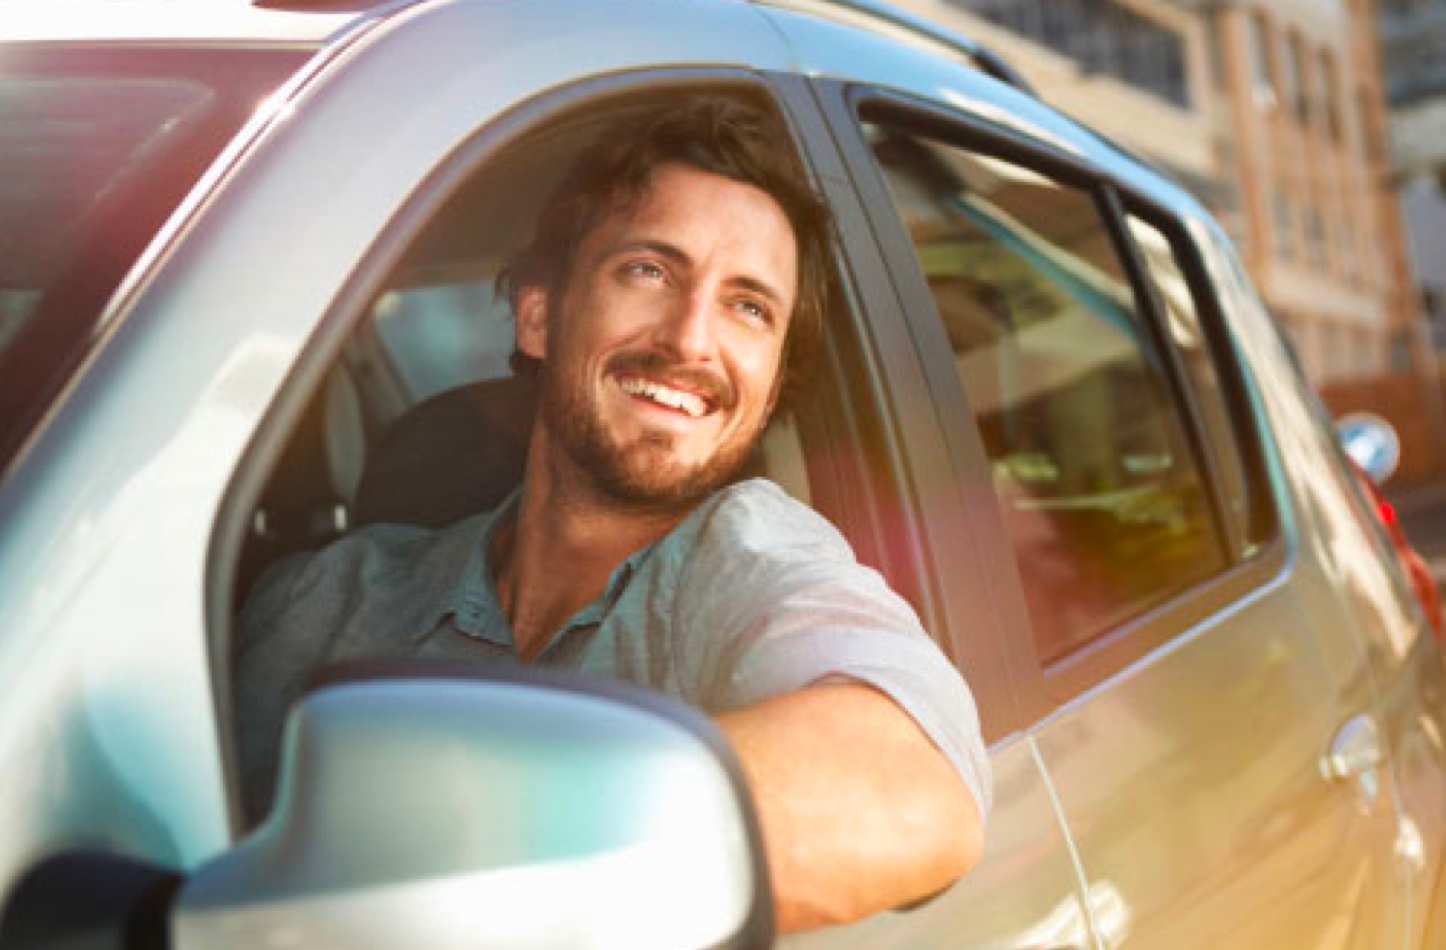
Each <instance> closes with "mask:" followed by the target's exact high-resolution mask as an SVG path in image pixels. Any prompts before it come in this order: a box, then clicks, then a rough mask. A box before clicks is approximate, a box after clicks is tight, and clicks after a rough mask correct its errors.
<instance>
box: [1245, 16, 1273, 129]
mask: <svg viewBox="0 0 1446 950" xmlns="http://www.w3.org/2000/svg"><path fill="white" fill-rule="evenodd" d="M1245 32H1246V42H1245V45H1246V52H1247V55H1248V57H1249V59H1250V96H1251V99H1252V100H1253V101H1254V102H1255V107H1256V108H1257V109H1259V110H1260V111H1261V112H1270V111H1271V110H1273V109H1274V108H1275V53H1274V49H1273V47H1272V44H1271V30H1270V24H1269V23H1268V22H1267V21H1266V19H1265V15H1264V14H1262V13H1252V14H1251V15H1250V16H1249V17H1247V18H1246V20H1245Z"/></svg>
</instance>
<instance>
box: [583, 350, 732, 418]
mask: <svg viewBox="0 0 1446 950" xmlns="http://www.w3.org/2000/svg"><path fill="white" fill-rule="evenodd" d="M604 370H605V371H606V372H607V373H609V374H611V375H633V376H652V377H655V378H658V379H660V380H663V381H666V382H669V383H676V384H677V385H679V386H682V387H684V388H686V389H689V390H691V391H693V392H695V393H697V394H698V395H700V396H702V397H703V398H704V399H706V400H708V402H709V403H711V404H712V405H714V406H716V407H718V408H720V409H732V408H733V407H734V406H735V405H737V403H738V391H737V390H736V389H735V388H734V387H733V385H732V384H731V383H730V382H729V381H728V380H727V379H726V378H725V377H723V376H720V375H718V374H717V373H712V372H709V371H708V370H705V369H699V368H697V367H696V366H685V365H684V364H682V363H680V362H678V361H677V360H673V359H669V358H668V357H666V356H664V355H663V354H662V353H658V352H655V351H650V350H641V351H640V350H628V351H623V352H621V353H615V354H614V355H613V356H612V357H611V358H610V359H609V360H608V361H607V363H606V365H605V366H604Z"/></svg>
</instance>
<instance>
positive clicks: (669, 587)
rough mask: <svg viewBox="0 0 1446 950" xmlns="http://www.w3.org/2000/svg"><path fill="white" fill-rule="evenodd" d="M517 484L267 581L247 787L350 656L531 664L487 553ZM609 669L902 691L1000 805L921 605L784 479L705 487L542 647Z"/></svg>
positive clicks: (381, 531) (639, 679)
mask: <svg viewBox="0 0 1446 950" xmlns="http://www.w3.org/2000/svg"><path fill="white" fill-rule="evenodd" d="M515 504H516V498H515V496H514V498H513V499H512V500H510V501H508V502H506V503H504V504H503V505H502V506H501V507H499V508H498V509H497V510H495V511H493V512H491V513H489V514H486V515H479V516H476V517H473V518H469V519H467V520H465V521H461V522H458V523H457V524H455V525H452V526H451V527H448V528H445V529H443V530H440V531H434V530H429V529H425V528H415V527H405V526H400V525H378V526H374V527H370V528H366V529H364V530H362V531H358V532H356V533H355V534H353V535H350V536H348V537H346V538H343V539H341V540H340V541H338V542H336V543H335V544H333V545H331V546H330V547H328V548H326V549H325V550H323V551H321V552H318V553H316V554H312V555H302V556H299V557H296V558H292V559H288V560H287V561H284V562H282V563H281V564H280V565H278V566H277V567H275V568H273V569H272V570H270V571H269V572H268V573H267V574H266V575H264V576H263V577H262V579H261V582H260V583H259V584H258V586H257V589H256V591H255V592H254V593H253V594H252V596H251V597H250V599H249V600H248V602H247V605H246V609H245V610H244V611H243V613H242V616H241V635H240V639H239V655H238V658H237V666H238V673H237V682H236V709H237V715H238V725H239V730H238V738H239V742H240V746H241V759H242V771H243V778H244V780H245V783H246V790H247V796H246V797H247V801H248V802H249V803H253V805H254V804H256V803H261V802H263V801H266V800H268V799H269V797H270V789H271V786H272V784H273V778H274V770H275V760H276V754H277V748H278V745H279V742H280V734H281V725H282V720H283V718H284V715H285V712H286V710H287V708H288V707H289V706H290V705H291V703H292V702H293V701H295V700H296V699H297V698H298V697H299V696H300V695H301V693H302V692H303V691H304V689H305V686H306V683H307V681H308V680H309V679H310V677H311V676H312V674H313V673H315V672H316V671H317V670H318V669H320V668H321V667H322V666H325V665H326V664H328V663H330V662H333V661H338V660H344V659H354V658H369V659H401V658H406V657H440V658H448V659H463V660H465V659H475V660H488V661H501V662H514V663H515V662H517V658H516V650H515V645H514V642H513V638H512V631H511V627H510V625H509V623H508V620H507V616H506V615H505V614H504V613H503V611H502V608H501V605H500V604H499V603H498V601H497V595H496V585H495V584H494V582H493V578H492V572H491V568H490V566H489V564H488V559H487V556H486V553H487V551H488V550H489V541H490V540H491V537H492V534H493V532H494V531H495V530H496V529H497V526H498V525H499V524H500V523H502V521H503V520H504V519H505V517H506V516H507V514H508V513H509V512H510V511H511V509H512V508H513V507H514V506H515ZM536 662H539V663H543V664H546V665H548V666H555V667H563V668H566V669H572V670H579V671H582V672H586V673H593V674H597V675H599V676H607V677H613V678H616V679H621V680H625V681H628V682H631V683H634V684H637V685H640V686H645V687H649V688H651V689H654V690H658V691H660V692H663V693H667V694H669V695H672V696H675V697H677V698H680V699H682V700H684V701H685V702H688V703H691V704H692V705H694V706H697V707H700V708H701V709H703V710H704V711H706V712H709V713H720V712H725V711H727V710H731V709H738V708H740V707H743V706H748V705H751V704H753V703H757V702H759V701H761V700H764V699H767V698H769V697H772V696H777V695H780V694H783V693H788V692H791V691H794V690H797V689H801V688H803V687H805V686H808V685H810V684H814V683H818V682H821V681H824V680H852V681H858V682H862V683H867V684H869V685H871V686H873V687H875V688H877V689H879V690H881V691H883V692H884V693H886V694H887V695H889V696H890V697H892V698H893V699H894V701H895V702H897V703H898V704H899V705H900V706H901V707H903V709H904V710H906V711H907V712H908V713H909V714H910V715H911V716H912V717H913V718H914V720H915V721H916V722H918V724H919V726H920V727H921V728H922V729H923V730H924V732H925V733H926V734H927V735H928V736H929V738H930V739H931V740H932V741H933V742H934V744H935V745H937V746H938V747H939V749H940V750H942V751H943V753H944V754H945V755H946V756H947V757H948V758H949V761H950V762H952V763H953V764H954V767H955V768H956V769H957V770H958V771H959V774H960V776H961V777H962V778H963V779H964V782H965V783H966V784H967V785H968V787H969V789H970V791H971V792H972V793H973V795H974V799H975V801H976V802H977V803H978V805H979V809H980V813H981V814H987V813H988V809H989V804H990V784H989V763H988V759H987V757H986V754H985V750H984V744H983V741H982V739H981V737H980V732H979V718H978V715H977V712H976V710H975V707H974V701H973V697H972V696H971V695H970V693H969V690H968V687H967V686H966V685H965V683H964V680H963V678H962V677H961V676H960V675H959V673H958V672H957V671H956V670H955V669H954V667H953V665H952V664H951V663H950V662H949V660H948V659H947V658H946V657H945V656H944V654H943V653H942V652H941V651H940V650H939V648H938V646H937V645H936V644H935V643H934V642H933V641H932V640H931V639H930V638H929V636H928V635H927V634H926V633H925V632H924V630H923V628H922V626H921V625H920V623H919V620H918V618H917V616H916V615H915V614H914V611H913V610H912V608H910V607H909V605H908V603H907V602H906V601H904V600H903V598H901V597H899V596H898V595H897V594H895V593H894V592H893V591H892V590H890V589H889V587H888V585H887V584H885V582H884V580H883V578H882V577H881V576H880V575H879V574H878V573H877V572H876V571H874V570H873V569H871V568H868V567H866V566H864V565H862V564H859V563H858V561H857V560H856V559H855V558H854V555H853V551H852V549H851V548H850V547H849V545H848V543H847V542H846V541H845V540H844V538H843V536H842V535H840V534H839V532H838V531H837V530H836V529H835V528H834V527H833V526H832V525H831V524H829V523H828V521H827V520H825V519H824V518H823V517H822V516H820V515H819V514H818V513H817V512H815V511H813V510H812V509H811V508H809V507H808V506H806V505H803V504H801V503H800V502H798V501H796V500H794V499H793V498H791V497H790V496H789V495H787V494H786V493H785V492H784V491H783V490H782V489H780V488H779V487H778V486H777V485H775V484H773V483H772V482H769V481H765V480H763V479H751V480H749V481H745V482H741V483H739V484H736V485H732V486H729V487H728V488H725V489H723V490H721V491H719V492H717V493H715V494H714V495H712V496H711V497H710V498H708V499H707V500H706V501H704V502H703V503H702V504H701V505H699V506H698V508H696V509H695V510H694V511H693V512H692V513H691V514H690V515H689V516H688V517H687V518H686V519H685V520H684V521H683V522H682V523H681V524H679V525H678V526H677V527H676V528H674V529H673V530H672V531H671V532H669V533H668V534H667V535H665V536H664V537H662V538H661V539H659V540H658V541H656V542H655V543H653V544H651V545H649V546H648V547H646V548H643V549H642V550H640V551H637V552H636V553H634V554H633V555H632V556H631V557H629V558H627V560H625V561H624V562H623V563H622V564H620V565H619V566H618V567H617V569H616V570H614V571H613V573H612V576H611V578H610V579H609V581H608V584H607V587H606V589H605V590H604V591H603V593H602V595H601V596H600V597H598V598H597V599H596V600H595V601H593V602H592V603H590V604H588V605H587V606H586V607H584V608H583V609H582V610H580V611H578V613H577V614H575V615H574V616H573V617H572V618H571V619H570V620H568V622H567V623H566V624H564V625H563V627H562V628H561V629H560V630H558V631H557V632H556V633H555V634H554V635H553V636H552V637H551V639H550V640H548V642H547V644H546V645H545V646H544V647H543V649H542V650H541V652H540V653H539V654H538V657H537V661H536Z"/></svg>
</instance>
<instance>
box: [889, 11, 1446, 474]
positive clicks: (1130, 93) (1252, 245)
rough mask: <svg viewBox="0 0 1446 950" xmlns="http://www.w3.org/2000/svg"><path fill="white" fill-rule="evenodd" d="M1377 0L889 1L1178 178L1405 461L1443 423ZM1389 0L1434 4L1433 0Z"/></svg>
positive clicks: (1429, 446) (1332, 383) (1333, 383)
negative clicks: (1378, 418) (946, 29)
mask: <svg viewBox="0 0 1446 950" xmlns="http://www.w3.org/2000/svg"><path fill="white" fill-rule="evenodd" d="M1376 2H1377V0H905V2H904V5H905V6H907V7H909V8H911V9H912V10H913V11H914V12H917V13H920V14H922V15H924V16H927V17H930V18H933V19H935V20H937V21H939V22H941V23H943V24H945V25H947V26H950V27H952V28H954V29H957V30H959V31H960V32H963V33H967V34H969V35H972V36H976V37H978V38H979V39H980V40H982V41H983V42H985V43H986V44H988V45H989V46H991V47H992V48H994V49H996V50H997V51H998V52H999V53H1001V54H1002V55H1004V56H1005V57H1006V58H1008V59H1009V60H1010V61H1011V62H1012V63H1013V64H1014V65H1015V66H1016V67H1018V68H1019V69H1020V71H1021V72H1022V73H1023V74H1024V75H1025V76H1026V77H1027V78H1028V79H1029V80H1030V81H1031V82H1032V83H1033V84H1034V85H1035V86H1036V87H1037V88H1038V89H1039V90H1040V93H1041V95H1042V96H1043V97H1045V98H1046V99H1048V100H1049V101H1050V102H1051V103H1052V104H1054V105H1056V106H1058V107H1060V108H1062V109H1064V110H1065V111H1067V112H1070V113H1071V114H1073V115H1075V116H1076V117H1078V118H1080V119H1081V120H1082V121H1084V122H1086V123H1088V124H1090V125H1092V126H1095V127H1096V128H1100V129H1101V130H1103V131H1104V132H1105V133H1106V134H1107V135H1110V136H1111V137H1113V138H1115V139H1116V140H1118V141H1120V142H1121V143H1122V144H1124V145H1126V146H1127V147H1130V148H1132V149H1134V150H1136V151H1138V152H1140V153H1141V154H1144V155H1146V156H1148V157H1150V158H1151V159H1153V160H1154V161H1156V162H1158V163H1159V164H1161V165H1162V166H1164V167H1165V168H1166V169H1167V170H1168V171H1169V172H1171V173H1172V174H1174V175H1175V177H1177V178H1178V179H1179V180H1181V181H1182V182H1183V183H1184V184H1186V185H1187V186H1188V187H1190V188H1192V190H1194V191H1195V193H1196V194H1197V195H1198V196H1199V197H1200V198H1201V199H1202V200H1203V201H1204V202H1205V203H1206V204H1207V205H1208V206H1209V207H1210V208H1211V210H1212V211H1214V212H1215V214H1216V215H1217V216H1218V217H1219V218H1220V220H1221V221H1222V222H1223V223H1224V225H1225V226H1226V228H1227V229H1228V230H1229V231H1230V232H1231V235H1232V237H1234V239H1235V240H1236V242H1237V244H1238V245H1239V247H1240V249H1241V253H1242V255H1243V256H1244V258H1245V261H1246V264H1247V266H1248V267H1249V269H1250V271H1251V274H1252V276H1253V277H1254V279H1255V281H1256V284H1257V286H1258V287H1259V288H1260V290H1261V293H1262V295H1263V296H1264V297H1265V299H1266V301H1267V303H1268V304H1269V305H1270V307H1271V309H1272V310H1273V312H1274V313H1275V314H1276V316H1277V318H1278V319H1279V321H1280V323H1281V325H1282V326H1283V327H1284V328H1285V330H1286V331H1287V334H1288V335H1289V337H1290V338H1291V339H1292V341H1293V342H1294V343H1295V345H1296V348H1297V350H1298V352H1299V354H1300V357H1301V362H1302V364H1303V365H1304V366H1305V368H1306V372H1307V374H1308V375H1309V376H1310V377H1311V379H1312V381H1313V382H1314V383H1315V384H1316V385H1317V386H1318V387H1319V388H1320V389H1321V390H1322V393H1323V394H1324V396H1325V398H1326V401H1327V403H1328V404H1330V405H1331V407H1332V408H1333V409H1334V410H1336V411H1338V412H1345V411H1351V410H1356V409H1373V410H1375V411H1378V412H1381V413H1383V414H1385V415H1387V416H1388V417H1390V418H1391V419H1392V421H1393V422H1395V423H1396V425H1397V428H1398V429H1401V430H1402V432H1401V434H1402V439H1403V442H1404V443H1405V444H1406V446H1407V454H1408V456H1409V461H1411V463H1412V465H1411V469H1412V472H1409V473H1408V475H1409V474H1414V475H1416V476H1418V477H1419V476H1422V475H1423V474H1426V473H1429V472H1432V471H1435V470H1436V468H1437V459H1438V456H1439V457H1441V458H1443V459H1446V453H1442V452H1441V451H1440V448H1439V447H1440V446H1441V444H1442V443H1443V439H1442V438H1441V436H1440V435H1439V433H1442V432H1446V426H1443V425H1442V424H1441V420H1440V416H1441V413H1440V408H1439V407H1440V389H1439V386H1438V384H1437V382H1436V374H1435V364H1434V359H1433V358H1432V357H1431V356H1430V343H1429V339H1428V337H1427V335H1426V333H1425V332H1424V324H1423V322H1422V320H1421V314H1420V308H1419V306H1418V295H1417V293H1416V291H1415V290H1414V288H1413V281H1412V276H1411V261H1410V256H1409V251H1408V245H1407V242H1406V238H1405V232H1404V230H1403V224H1402V216H1401V211H1400V205H1399V203H1398V201H1397V198H1396V194H1395V190H1394V186H1393V181H1392V168H1391V161H1390V156H1391V149H1390V147H1389V146H1390V133H1389V123H1388V118H1387V117H1388V113H1387V110H1386V100H1385V88H1384V82H1383V79H1382V63H1381V55H1380V48H1379V45H1378V42H1377V19H1376V16H1377V10H1376ZM1386 2H1395V3H1418V4H1430V5H1433V6H1435V7H1439V8H1440V9H1441V10H1442V11H1443V13H1446V0H1386ZM1442 49H1443V47H1440V46H1437V47H1436V50H1438V51H1439V50H1442ZM1437 59H1440V60H1441V61H1442V64H1441V65H1442V70H1443V71H1446V55H1441V56H1438V57H1437ZM1441 120H1442V121H1443V122H1446V109H1443V112H1442V115H1441ZM1437 140H1438V141H1442V142H1446V136H1438V138H1437ZM1443 266H1446V262H1443ZM1428 365H1429V367H1430V371H1429V373H1428V372H1427V369H1426V368H1427V366H1428Z"/></svg>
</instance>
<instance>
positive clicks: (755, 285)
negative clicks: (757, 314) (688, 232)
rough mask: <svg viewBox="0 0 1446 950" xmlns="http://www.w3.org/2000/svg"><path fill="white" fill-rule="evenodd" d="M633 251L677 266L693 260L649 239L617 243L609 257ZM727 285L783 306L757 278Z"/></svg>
mask: <svg viewBox="0 0 1446 950" xmlns="http://www.w3.org/2000/svg"><path fill="white" fill-rule="evenodd" d="M633 250H640V251H652V252H653V253H654V254H657V255H658V256H659V257H663V258H666V259H668V260H670V261H673V262H675V263H678V264H684V265H689V266H691V265H692V263H693V259H692V258H691V257H689V256H688V254H687V252H685V251H684V250H683V249H682V248H680V247H678V246H677V245H675V244H669V243H668V242H667V241H659V240H656V239H651V238H640V239H638V240H633V241H619V242H618V243H617V244H616V245H614V246H613V248H612V250H611V252H610V254H609V256H612V255H616V254H622V253H626V252H627V251H633ZM728 283H730V284H733V285H735V286H738V287H742V288H743V289H744V290H749V291H752V292H753V293H756V294H759V295H760V296H763V297H767V298H768V300H769V302H770V303H772V304H773V305H774V306H775V307H782V306H783V295H782V294H780V293H779V292H778V291H777V290H776V289H774V287H773V285H772V284H769V283H768V282H767V281H764V280H759V279H758V278H757V277H749V276H748V275H746V274H744V275H741V276H738V277H730V278H729V279H728Z"/></svg>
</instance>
